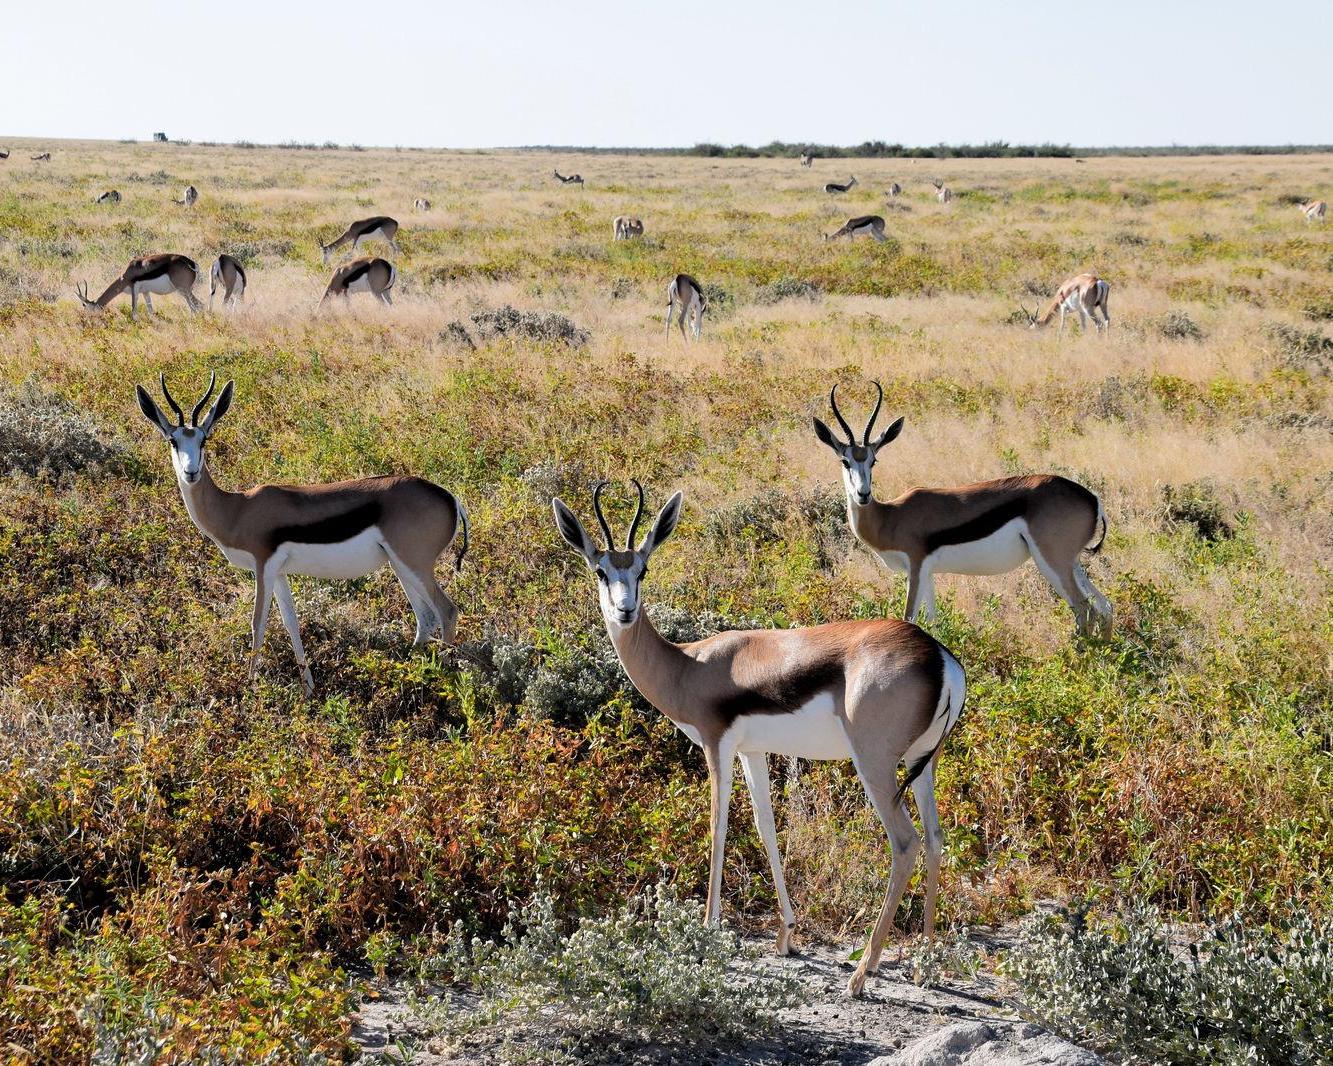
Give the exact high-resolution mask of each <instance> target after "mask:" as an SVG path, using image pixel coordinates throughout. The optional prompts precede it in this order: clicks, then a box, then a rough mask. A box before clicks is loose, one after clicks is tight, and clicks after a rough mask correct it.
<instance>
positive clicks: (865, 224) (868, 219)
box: [824, 215, 884, 241]
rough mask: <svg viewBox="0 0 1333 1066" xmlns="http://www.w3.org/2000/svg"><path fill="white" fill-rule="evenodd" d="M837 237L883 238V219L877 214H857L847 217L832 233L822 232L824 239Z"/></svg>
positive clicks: (834, 239) (881, 239) (829, 239)
mask: <svg viewBox="0 0 1333 1066" xmlns="http://www.w3.org/2000/svg"><path fill="white" fill-rule="evenodd" d="M839 237H848V238H851V237H873V238H874V239H875V240H877V241H883V240H884V219H883V218H881V217H880V216H879V215H857V216H856V217H855V218H849V219H848V220H847V221H846V222H844V223H843V224H842V226H841V227H840V228H839V229H838V230H837V231H836V232H834V233H826V234H824V240H826V241H836V240H837V239H838V238H839Z"/></svg>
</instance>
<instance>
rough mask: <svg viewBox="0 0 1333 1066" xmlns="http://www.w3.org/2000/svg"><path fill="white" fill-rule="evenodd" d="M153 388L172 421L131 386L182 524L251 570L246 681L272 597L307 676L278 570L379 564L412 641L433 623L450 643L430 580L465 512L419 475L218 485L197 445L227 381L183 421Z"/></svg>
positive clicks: (443, 600) (225, 395)
mask: <svg viewBox="0 0 1333 1066" xmlns="http://www.w3.org/2000/svg"><path fill="white" fill-rule="evenodd" d="M160 381H161V384H162V395H163V396H164V397H166V401H167V403H168V405H170V407H171V409H172V411H173V412H175V415H176V424H175V425H172V423H171V422H170V421H169V420H168V419H167V417H166V416H165V415H164V414H163V413H162V411H161V409H160V408H159V407H158V406H157V404H156V403H155V402H154V400H153V398H152V397H151V396H150V395H149V394H148V390H147V389H145V388H144V387H143V386H142V385H136V386H135V393H136V394H137V396H138V398H139V410H141V411H142V412H143V415H144V417H145V418H146V419H148V421H150V422H151V423H153V425H154V426H156V427H157V429H158V431H159V432H160V433H161V434H162V436H164V437H165V438H166V439H167V441H168V442H169V443H170V444H171V462H172V466H174V467H175V470H176V483H177V485H179V487H180V492H181V496H182V497H183V498H184V500H185V509H186V511H187V512H189V515H190V519H191V521H193V522H194V524H195V525H196V526H197V527H198V528H199V531H200V532H201V533H203V535H204V536H206V537H207V538H208V539H209V540H211V541H212V542H213V543H214V544H216V545H217V546H218V547H219V548H221V549H222V554H223V555H224V556H225V557H226V559H227V561H228V562H229V563H231V564H232V565H233V566H237V567H240V568H241V569H243V570H249V571H251V572H252V573H253V574H254V575H255V603H254V612H253V615H252V617H251V626H250V638H251V639H250V661H249V671H248V673H249V678H250V680H252V681H253V680H254V677H255V673H256V671H257V670H258V667H259V653H260V651H261V650H262V648H263V645H264V630H265V628H266V627H267V625H268V614H269V607H270V605H271V603H272V600H273V598H274V596H276V597H277V600H278V611H279V613H280V614H281V615H282V621H283V624H284V625H286V627H287V633H288V635H290V636H291V638H292V651H293V652H294V653H295V656H296V664H297V666H298V667H299V668H300V671H301V679H302V680H303V681H304V682H305V687H306V691H307V692H313V691H314V688H315V679H314V677H313V676H312V675H311V673H310V664H309V663H308V662H307V661H306V656H305V649H304V648H303V647H302V646H301V631H300V627H299V625H298V623H297V620H296V605H295V603H294V602H293V600H292V593H291V589H290V587H289V586H288V584H287V575H289V574H304V575H307V576H309V577H323V578H334V579H338V580H350V579H352V578H358V577H364V576H365V575H366V574H370V573H373V572H374V571H376V570H378V569H380V568H381V567H382V566H384V564H385V563H388V564H389V565H390V566H391V567H393V572H394V574H395V575H396V576H397V578H398V582H399V584H401V585H402V586H403V592H404V593H406V595H407V601H408V603H409V604H411V606H412V612H413V614H415V615H416V621H417V631H416V643H417V644H418V645H420V644H424V643H425V642H426V640H427V639H428V638H429V637H430V635H431V633H433V632H434V631H435V630H436V629H437V628H438V629H440V630H441V632H442V635H443V637H444V640H445V641H446V642H452V641H453V639H454V630H455V627H456V625H457V621H458V608H457V607H455V606H454V603H453V601H452V600H450V599H449V597H448V596H446V595H445V594H444V590H443V589H441V588H440V585H439V582H437V581H436V580H435V563H436V561H437V560H438V559H439V557H440V556H441V555H443V554H444V552H445V550H446V549H447V548H448V547H449V546H450V545H451V544H452V543H453V542H454V538H455V537H456V536H457V535H458V533H459V531H460V530H461V531H462V538H463V539H462V546H461V547H460V548H459V551H458V559H457V563H456V568H461V567H462V565H463V556H464V555H466V554H467V544H468V526H467V512H466V511H465V510H464V509H463V504H462V503H461V502H460V501H459V499H458V497H457V496H455V495H454V494H453V493H451V492H449V491H447V490H446V489H442V488H440V487H439V486H438V485H435V484H433V483H431V482H429V481H426V480H425V479H424V478H419V477H368V478H362V479H360V480H357V481H340V482H337V483H335V484H332V485H260V486H257V487H256V488H253V489H249V490H248V491H246V492H227V491H225V490H224V489H221V488H219V487H218V486H217V485H216V484H215V483H214V481H213V478H212V475H211V474H210V473H209V471H208V464H207V462H205V460H204V445H205V444H206V443H207V441H208V438H209V437H210V436H211V435H212V433H213V430H214V429H215V428H216V427H217V424H218V422H219V421H220V420H221V419H222V416H223V415H225V414H226V413H227V409H228V408H229V407H230V406H231V400H232V383H231V382H230V381H229V382H227V384H225V385H224V386H222V392H221V393H219V395H218V399H217V402H216V403H215V404H214V405H213V406H212V408H211V409H210V410H209V412H208V414H207V415H206V416H205V417H204V420H203V422H202V423H200V421H199V415H200V412H202V411H203V409H204V406H205V405H206V404H207V403H208V400H209V398H210V397H211V396H212V395H213V387H214V385H215V384H216V383H217V375H215V374H214V375H210V376H209V381H208V391H207V392H206V393H204V398H203V399H202V400H200V401H199V402H198V403H197V404H195V405H194V410H193V411H192V412H191V414H190V424H189V425H188V426H187V425H186V424H185V414H184V413H183V412H182V411H181V409H180V405H179V404H177V403H176V401H175V400H174V399H172V396H171V393H170V392H169V391H168V390H167V379H166V376H165V375H163V376H162V377H161V378H160Z"/></svg>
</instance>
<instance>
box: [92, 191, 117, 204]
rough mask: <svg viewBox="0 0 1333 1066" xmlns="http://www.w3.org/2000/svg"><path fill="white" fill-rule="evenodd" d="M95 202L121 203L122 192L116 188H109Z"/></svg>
mask: <svg viewBox="0 0 1333 1066" xmlns="http://www.w3.org/2000/svg"><path fill="white" fill-rule="evenodd" d="M93 203H95V204H118V203H120V193H119V192H117V191H116V190H115V189H108V190H107V191H106V192H104V193H102V195H101V196H99V197H97V199H95V200H94V201H93Z"/></svg>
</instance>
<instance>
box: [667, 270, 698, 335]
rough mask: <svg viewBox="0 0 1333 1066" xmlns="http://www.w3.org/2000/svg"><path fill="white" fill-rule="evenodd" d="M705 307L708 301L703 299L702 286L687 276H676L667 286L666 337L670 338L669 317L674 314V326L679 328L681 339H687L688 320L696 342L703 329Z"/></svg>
mask: <svg viewBox="0 0 1333 1066" xmlns="http://www.w3.org/2000/svg"><path fill="white" fill-rule="evenodd" d="M707 306H708V301H707V300H706V299H705V298H704V290H703V286H702V285H700V284H699V283H698V282H697V281H695V280H694V279H693V278H692V277H690V276H689V275H688V274H677V275H676V276H675V277H674V278H672V279H671V284H670V285H668V286H667V313H666V331H667V336H668V337H670V336H671V316H672V314H673V313H676V314H677V315H678V317H677V319H676V324H677V325H678V326H679V327H680V335H681V337H683V338H686V339H688V336H687V334H686V332H685V322H686V319H689V322H690V332H691V333H693V334H694V339H695V340H698V339H699V333H700V332H701V331H702V330H703V327H704V310H705V308H706V307H707Z"/></svg>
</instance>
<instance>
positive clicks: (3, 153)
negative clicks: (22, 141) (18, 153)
mask: <svg viewBox="0 0 1333 1066" xmlns="http://www.w3.org/2000/svg"><path fill="white" fill-rule="evenodd" d="M8 158H9V149H8V148H6V149H4V150H3V151H0V159H8Z"/></svg>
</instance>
